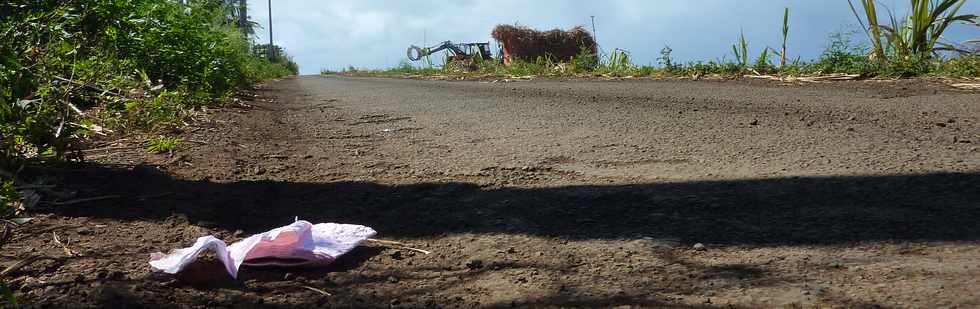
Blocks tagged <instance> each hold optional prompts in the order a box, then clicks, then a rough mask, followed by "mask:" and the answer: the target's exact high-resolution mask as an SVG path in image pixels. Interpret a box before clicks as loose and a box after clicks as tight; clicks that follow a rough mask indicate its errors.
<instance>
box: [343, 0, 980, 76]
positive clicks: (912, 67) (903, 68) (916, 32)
mask: <svg viewBox="0 0 980 309" xmlns="http://www.w3.org/2000/svg"><path fill="white" fill-rule="evenodd" d="M859 2H860V4H854V3H850V2H849V3H850V5H851V8H852V9H853V12H854V14H855V17H856V18H857V20H858V21H859V22H860V24H861V25H862V29H864V31H859V32H856V33H842V32H838V33H834V34H832V35H831V36H830V38H829V40H828V43H827V47H826V49H825V50H824V52H823V54H822V55H820V57H818V58H817V59H813V60H802V59H800V58H795V59H793V58H791V57H790V56H789V54H791V47H792V46H791V44H790V38H791V36H792V29H791V28H790V20H791V15H790V9H789V8H786V9H785V10H784V14H783V16H782V24H781V25H780V26H781V30H782V38H781V39H782V41H781V42H782V46H780V47H779V48H778V49H777V48H773V47H769V46H763V47H758V46H753V45H752V44H751V42H750V41H749V40H748V39H747V38H746V36H747V35H746V34H745V33H744V32H743V33H739V34H738V36H737V37H736V38H735V40H734V42H733V44H732V45H731V54H730V55H726V56H723V57H721V58H720V59H717V60H710V61H698V62H689V63H678V62H677V61H675V60H674V58H673V55H672V53H673V49H671V48H670V46H665V47H664V48H663V50H662V51H661V53H660V56H659V57H658V58H657V63H656V64H655V65H637V64H635V62H634V61H633V59H632V57H631V55H630V53H629V52H628V51H625V50H620V49H613V50H612V51H611V52H609V53H608V54H602V55H593V54H591V53H589V52H587V51H585V49H583V52H582V53H580V54H579V55H578V56H576V57H575V58H573V59H570V60H569V61H556V60H555V59H550V58H546V57H539V58H537V59H535V60H534V61H516V62H515V63H514V64H513V65H511V66H504V65H502V64H501V61H499V60H497V61H480V60H479V59H476V60H475V61H474V62H475V63H474V64H473V65H466V66H460V65H458V64H457V63H453V62H451V61H449V60H448V58H446V59H444V61H443V63H442V65H441V66H424V67H419V66H416V65H413V64H412V63H409V62H407V61H406V62H402V63H401V64H400V65H399V66H397V67H395V68H391V69H387V70H359V69H356V68H353V67H350V68H348V69H345V70H343V71H341V72H324V73H329V74H338V73H339V74H349V75H372V76H406V75H416V76H433V75H452V76H472V77H480V76H500V77H520V76H586V77H588V76H604V77H658V76H663V77H692V78H695V79H698V78H701V77H703V76H711V75H714V76H742V75H754V76H827V75H837V76H848V77H851V78H871V77H912V76H944V77H980V53H978V51H980V48H978V45H977V44H978V43H980V40H971V41H967V42H959V43H957V42H947V41H944V40H943V39H942V38H943V33H944V32H945V31H946V30H947V29H948V28H949V27H950V26H952V25H956V24H967V25H971V26H976V27H977V29H978V30H980V22H978V19H977V16H976V15H973V14H961V12H960V10H961V8H962V6H963V4H965V3H966V0H932V1H930V0H912V1H911V4H912V9H911V10H910V12H909V15H908V16H905V17H899V16H896V15H895V14H896V13H895V12H891V11H887V12H883V11H882V10H881V9H880V8H879V7H880V5H878V4H876V3H875V1H874V0H860V1H859ZM882 15H887V16H888V19H889V20H890V23H889V24H887V25H882V24H880V23H881V21H880V20H879V19H880V18H879V16H882ZM858 33H866V34H867V37H868V39H869V40H868V41H869V43H863V42H860V41H858V40H856V39H855V36H856V35H857V34H858ZM978 33H980V31H978ZM978 36H980V35H978ZM729 56H731V58H729Z"/></svg>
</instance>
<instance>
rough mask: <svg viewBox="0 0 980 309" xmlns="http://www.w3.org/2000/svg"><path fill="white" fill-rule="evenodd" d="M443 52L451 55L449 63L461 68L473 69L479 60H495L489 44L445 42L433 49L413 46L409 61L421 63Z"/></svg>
mask: <svg viewBox="0 0 980 309" xmlns="http://www.w3.org/2000/svg"><path fill="white" fill-rule="evenodd" d="M443 50H445V51H448V52H449V53H450V55H449V58H448V62H449V63H452V64H455V65H460V66H461V67H469V68H473V67H475V65H474V62H475V61H476V60H477V59H479V60H493V54H492V53H491V52H490V43H489V42H488V43H461V44H456V43H453V42H452V41H445V42H442V43H439V44H438V45H435V46H432V47H418V46H415V45H412V47H409V48H408V51H407V52H406V53H407V54H408V59H409V60H412V61H419V60H421V59H422V58H423V57H426V56H429V55H432V54H434V53H437V52H440V51H443Z"/></svg>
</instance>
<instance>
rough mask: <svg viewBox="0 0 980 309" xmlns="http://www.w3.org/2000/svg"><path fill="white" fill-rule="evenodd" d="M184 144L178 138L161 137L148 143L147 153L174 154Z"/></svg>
mask: <svg viewBox="0 0 980 309" xmlns="http://www.w3.org/2000/svg"><path fill="white" fill-rule="evenodd" d="M181 142H183V141H182V140H181V139H180V138H178V137H166V136H159V137H155V138H151V139H150V140H148V141H146V144H147V146H146V152H149V153H156V154H160V153H172V152H174V151H176V150H177V146H180V143H181Z"/></svg>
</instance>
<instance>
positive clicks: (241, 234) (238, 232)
mask: <svg viewBox="0 0 980 309" xmlns="http://www.w3.org/2000/svg"><path fill="white" fill-rule="evenodd" d="M232 235H235V237H242V236H244V235H245V231H242V230H235V233H234V234H232Z"/></svg>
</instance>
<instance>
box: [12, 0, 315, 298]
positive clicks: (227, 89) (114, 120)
mask: <svg viewBox="0 0 980 309" xmlns="http://www.w3.org/2000/svg"><path fill="white" fill-rule="evenodd" d="M238 5H239V1H231V0H200V1H189V4H181V3H180V2H178V1H170V0H129V1H118V0H66V1H29V2H23V1H20V2H17V1H14V2H4V3H0V68H2V70H0V233H2V234H0V236H3V237H8V236H9V235H10V233H9V231H10V230H9V229H11V228H12V227H13V225H12V224H13V223H12V222H14V221H12V220H11V219H13V218H14V216H17V215H18V214H19V212H20V209H19V208H18V206H17V205H20V201H21V198H20V197H19V196H18V195H19V192H18V189H17V188H16V187H15V179H16V174H17V173H18V172H19V171H20V170H21V169H22V168H23V167H24V166H25V165H27V164H34V163H51V162H59V161H65V160H72V159H75V158H76V156H74V155H73V150H76V149H78V147H79V146H80V145H81V144H82V143H84V141H85V140H86V139H88V138H91V137H95V136H100V135H111V134H132V133H137V135H139V133H140V132H143V133H153V132H158V131H159V132H162V131H164V130H166V129H169V128H172V127H177V126H180V125H182V124H183V123H184V121H185V120H186V119H187V118H188V117H190V116H192V115H194V114H195V113H197V112H198V111H200V110H201V109H203V108H205V107H210V106H217V105H221V104H224V103H225V102H228V101H229V99H230V98H231V97H232V96H233V95H234V94H235V92H236V90H237V89H239V88H241V87H245V86H248V85H250V84H253V83H256V82H259V81H262V80H267V79H273V78H279V77H283V76H287V75H291V74H296V73H297V71H298V67H297V66H296V64H295V63H294V62H293V61H292V60H290V58H289V56H288V55H287V54H286V53H285V52H284V51H283V50H282V49H281V48H279V47H277V46H273V47H272V48H275V49H276V53H275V57H274V58H273V59H271V61H270V60H269V59H267V57H266V52H267V50H268V48H270V46H268V45H254V44H253V43H252V42H251V40H250V39H249V38H250V35H251V34H253V33H254V28H255V23H254V22H251V21H248V20H247V18H241V17H242V15H241V14H243V13H244V12H247V10H245V8H243V7H239V6H238ZM147 135H148V134H147ZM179 142H180V141H179V140H177V139H174V138H167V137H160V138H156V139H153V140H151V141H149V142H148V143H147V144H148V148H147V150H148V151H150V152H159V153H163V152H170V151H173V149H174V148H176V147H177V146H178V145H179ZM16 185H21V184H20V183H17V184H16ZM6 239H7V238H0V246H2V245H3V242H4V241H5V240H6ZM2 280H3V278H0V307H2V306H4V305H12V302H13V301H14V300H13V299H12V296H10V295H11V294H10V291H9V290H7V289H6V287H5V286H4V285H3V281H2Z"/></svg>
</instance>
